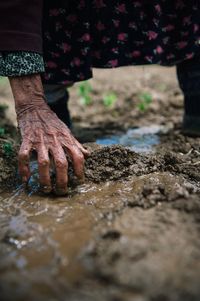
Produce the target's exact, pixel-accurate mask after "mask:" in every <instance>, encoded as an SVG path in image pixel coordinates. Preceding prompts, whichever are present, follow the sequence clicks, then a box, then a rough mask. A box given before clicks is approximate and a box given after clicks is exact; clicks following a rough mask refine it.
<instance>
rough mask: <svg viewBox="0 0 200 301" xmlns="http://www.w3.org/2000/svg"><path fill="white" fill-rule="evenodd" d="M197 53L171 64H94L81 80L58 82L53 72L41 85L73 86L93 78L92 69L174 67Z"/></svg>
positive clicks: (73, 78)
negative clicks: (113, 65) (151, 66)
mask: <svg viewBox="0 0 200 301" xmlns="http://www.w3.org/2000/svg"><path fill="white" fill-rule="evenodd" d="M198 56H199V53H196V54H195V55H194V56H193V57H191V58H187V57H185V56H183V57H180V58H179V59H177V60H175V61H171V62H166V61H165V62H164V61H160V60H155V61H153V62H144V61H141V62H139V63H134V62H129V63H127V62H124V63H123V62H121V63H120V64H119V65H118V66H115V67H112V66H108V65H102V64H98V63H94V62H93V64H92V66H91V69H90V70H88V71H86V72H85V73H84V77H82V78H78V77H76V76H73V77H70V78H69V76H68V77H66V76H62V79H60V80H58V79H56V76H55V75H54V73H53V72H47V71H46V73H45V74H44V76H43V83H44V84H50V85H52V84H54V85H57V84H58V85H66V84H67V85H68V84H74V83H78V82H82V81H85V80H89V79H91V78H92V77H93V72H92V69H118V68H122V67H134V66H150V65H158V66H161V67H169V68H170V67H175V66H176V65H178V64H180V63H182V62H184V61H185V62H186V61H189V60H191V59H194V58H195V57H198Z"/></svg>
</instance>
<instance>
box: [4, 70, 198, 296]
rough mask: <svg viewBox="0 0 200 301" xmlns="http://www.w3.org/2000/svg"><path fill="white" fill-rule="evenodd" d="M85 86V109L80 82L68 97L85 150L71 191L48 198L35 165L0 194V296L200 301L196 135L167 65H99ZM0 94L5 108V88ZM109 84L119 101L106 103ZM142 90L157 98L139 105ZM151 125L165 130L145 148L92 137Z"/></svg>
mask: <svg viewBox="0 0 200 301" xmlns="http://www.w3.org/2000/svg"><path fill="white" fill-rule="evenodd" d="M92 86H93V92H92V97H93V104H91V105H89V106H83V105H82V104H80V102H79V100H78V97H77V88H76V87H73V88H72V89H71V95H72V97H71V102H70V107H71V110H72V114H73V120H74V133H75V134H76V136H77V137H78V138H79V139H80V140H81V141H82V142H87V143H88V142H89V143H88V144H87V146H88V148H90V149H91V150H92V154H91V156H90V157H89V158H88V159H87V161H86V182H85V183H84V184H81V185H78V186H77V185H76V184H74V182H73V181H72V183H73V184H72V185H71V186H70V187H69V194H68V196H67V197H64V198H55V196H49V197H44V196H41V195H40V194H39V193H38V182H37V168H36V167H35V164H32V168H33V177H32V179H31V182H30V185H29V190H28V191H26V192H25V191H24V189H23V187H22V186H19V185H18V186H17V188H16V186H15V188H13V189H12V191H11V192H9V191H8V189H7V191H5V190H4V192H2V193H1V195H0V296H1V298H0V300H2V301H7V300H14V301H17V300H20V301H22V300H26V301H29V300H30V301H40V300H48V301H49V300H52V301H53V300H59V301H60V300H63V301H64V300H67V301H80V300H83V301H93V300H97V301H100V300H101V301H102V300H105V301H190V300H191V301H199V300H200V280H199V279H200V241H199V235H200V189H199V179H200V176H199V174H200V157H199V155H200V138H190V137H185V136H183V135H182V134H181V121H182V114H183V97H182V94H181V92H180V90H179V88H178V85H177V81H176V77H175V71H174V69H173V68H172V69H165V68H163V69H161V68H158V67H150V68H149V67H145V68H123V69H118V70H116V71H111V70H107V71H103V70H98V71H95V79H94V80H92ZM0 89H1V90H2V99H3V102H4V103H10V102H11V101H12V100H11V96H10V91H9V89H8V88H7V85H5V86H3V87H0ZM110 91H111V92H114V93H116V95H117V96H118V100H117V102H116V103H115V104H113V105H112V106H111V107H109V108H107V107H105V106H104V105H103V104H102V95H103V94H106V93H109V92H110ZM144 92H145V93H150V94H151V95H152V96H153V102H152V103H151V104H150V105H149V107H148V109H147V110H145V111H141V110H140V109H138V104H139V103H140V100H139V98H140V97H139V96H140V95H141V93H144ZM1 102H2V101H1ZM14 116H15V115H14V111H13V107H12V106H11V105H10V108H9V114H8V116H7V118H9V119H11V120H12V122H13V120H14ZM2 120H3V122H4V127H5V124H9V121H8V120H7V119H6V118H5V117H4V118H3V117H2ZM1 122H2V121H1ZM152 124H156V125H162V126H164V127H166V128H168V129H169V131H168V132H167V133H161V134H160V144H159V145H157V146H156V147H155V148H154V152H152V153H147V154H138V153H135V152H134V151H132V150H130V149H127V148H125V147H122V146H112V147H100V146H97V145H96V144H94V143H92V142H95V141H96V139H97V138H101V137H103V136H109V135H112V134H118V133H123V132H125V131H126V130H127V129H129V128H134V127H138V126H139V127H140V126H144V125H145V126H150V125H152ZM1 126H2V125H1ZM1 126H0V128H1ZM9 126H10V125H9ZM13 133H15V129H14V128H13V127H11V128H10V130H8V131H7V132H6V134H5V135H4V137H2V138H1V139H0V149H1V151H0V160H1V161H0V166H1V167H0V184H1V187H3V186H2V185H3V183H4V186H5V183H6V184H7V183H8V181H9V182H13V183H15V182H16V174H15V167H16V156H15V154H16V152H15V144H16V139H13V137H15V136H16V134H14V135H13ZM5 139H6V141H7V140H8V141H7V142H9V143H12V145H13V148H12V150H13V153H11V154H10V153H9V154H8V152H6V151H5ZM6 150H7V149H6Z"/></svg>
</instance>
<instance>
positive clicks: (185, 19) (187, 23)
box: [183, 16, 191, 25]
mask: <svg viewBox="0 0 200 301" xmlns="http://www.w3.org/2000/svg"><path fill="white" fill-rule="evenodd" d="M190 24H191V16H188V17H185V18H183V25H190Z"/></svg>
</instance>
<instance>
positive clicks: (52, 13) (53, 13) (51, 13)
mask: <svg viewBox="0 0 200 301" xmlns="http://www.w3.org/2000/svg"><path fill="white" fill-rule="evenodd" d="M58 15H59V10H58V9H51V10H50V11H49V16H50V17H57V16H58Z"/></svg>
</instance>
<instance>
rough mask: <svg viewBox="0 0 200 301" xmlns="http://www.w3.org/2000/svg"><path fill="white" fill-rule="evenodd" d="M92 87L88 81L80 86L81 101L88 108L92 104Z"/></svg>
mask: <svg viewBox="0 0 200 301" xmlns="http://www.w3.org/2000/svg"><path fill="white" fill-rule="evenodd" d="M91 92H92V86H91V84H90V83H89V82H88V81H84V82H82V83H81V84H79V86H78V95H79V96H80V97H81V99H80V101H81V103H82V104H83V105H85V106H88V105H90V104H91V103H92V96H91Z"/></svg>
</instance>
